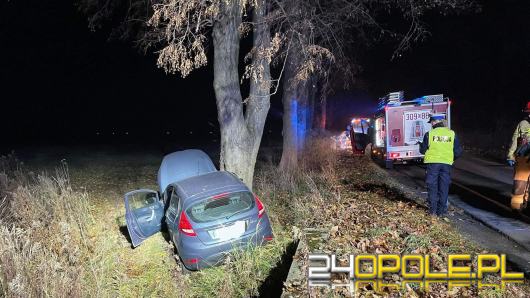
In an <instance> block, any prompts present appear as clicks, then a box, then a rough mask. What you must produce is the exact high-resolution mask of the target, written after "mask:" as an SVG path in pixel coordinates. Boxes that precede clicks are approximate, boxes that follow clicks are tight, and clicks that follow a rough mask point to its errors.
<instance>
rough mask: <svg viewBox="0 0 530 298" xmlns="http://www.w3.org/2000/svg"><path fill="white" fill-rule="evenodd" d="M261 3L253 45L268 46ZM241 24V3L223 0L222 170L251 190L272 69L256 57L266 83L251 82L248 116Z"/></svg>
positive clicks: (219, 72) (217, 29) (218, 55)
mask: <svg viewBox="0 0 530 298" xmlns="http://www.w3.org/2000/svg"><path fill="white" fill-rule="evenodd" d="M258 2H259V3H260V6H258V7H256V8H255V9H254V19H255V21H254V22H255V23H256V26H255V28H254V45H255V46H256V45H257V46H266V45H268V43H270V31H269V27H268V26H267V24H266V23H265V22H264V21H263V20H262V19H263V18H264V16H265V13H266V8H265V6H264V0H260V1H258ZM261 5H262V6H261ZM260 18H261V19H260ZM256 20H257V21H256ZM240 24H241V9H240V3H239V1H229V2H224V1H223V2H222V4H221V12H220V15H219V18H218V19H217V21H216V22H215V24H214V26H213V33H212V35H213V44H214V91H215V97H216V103H217V116H218V120H219V127H220V130H221V156H220V168H221V170H225V171H229V172H233V173H234V174H236V175H237V176H238V177H239V178H241V179H242V180H243V181H244V182H245V184H246V185H247V186H248V187H249V188H251V189H252V182H253V176H254V166H255V164H256V157H257V153H258V150H259V145H260V142H261V137H262V134H263V126H264V124H265V119H266V117H267V113H268V111H269V106H270V96H269V91H270V88H267V86H270V69H269V63H268V61H267V60H266V59H256V58H258V57H254V59H253V64H255V65H256V64H259V65H261V66H263V67H264V70H263V72H264V73H263V74H262V78H263V81H259V82H254V81H253V80H251V88H250V90H251V94H250V97H249V100H248V103H247V104H248V106H247V107H246V113H245V111H244V104H243V101H242V96H241V89H240V85H239V71H238V63H239V42H240V36H239V31H238V28H239V25H240Z"/></svg>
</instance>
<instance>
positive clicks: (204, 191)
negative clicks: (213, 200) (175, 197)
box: [172, 171, 249, 202]
mask: <svg viewBox="0 0 530 298" xmlns="http://www.w3.org/2000/svg"><path fill="white" fill-rule="evenodd" d="M172 184H173V185H175V187H176V189H177V192H178V194H179V197H180V198H181V199H182V200H184V201H186V202H191V201H195V200H197V199H201V198H205V197H209V196H213V195H216V194H219V193H222V192H235V191H249V189H248V188H247V186H246V185H245V184H244V183H243V182H242V181H241V180H240V179H239V178H237V177H236V176H235V175H234V174H232V173H230V172H226V171H218V172H212V173H207V174H203V175H200V176H195V177H191V178H188V179H185V180H181V181H179V182H176V183H172Z"/></svg>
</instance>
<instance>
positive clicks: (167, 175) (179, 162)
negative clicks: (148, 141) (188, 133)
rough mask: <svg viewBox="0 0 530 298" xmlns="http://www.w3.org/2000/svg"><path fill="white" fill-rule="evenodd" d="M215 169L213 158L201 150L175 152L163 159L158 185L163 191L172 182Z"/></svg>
mask: <svg viewBox="0 0 530 298" xmlns="http://www.w3.org/2000/svg"><path fill="white" fill-rule="evenodd" d="M215 171H217V169H216V168H215V165H214V164H213V162H212V160H211V159H210V157H209V156H208V155H207V154H206V153H204V152H203V151H201V150H198V149H188V150H182V151H177V152H173V153H170V154H168V155H166V156H164V158H163V159H162V163H161V164H160V169H159V170H158V187H159V188H160V191H161V192H163V191H165V189H166V187H167V186H168V185H169V184H171V183H174V182H177V181H180V180H184V179H187V178H189V177H193V176H198V175H202V174H205V173H210V172H215Z"/></svg>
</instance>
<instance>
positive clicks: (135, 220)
mask: <svg viewBox="0 0 530 298" xmlns="http://www.w3.org/2000/svg"><path fill="white" fill-rule="evenodd" d="M124 203H125V219H126V221H127V229H128V231H129V236H130V237H131V241H132V244H133V246H134V247H136V246H138V245H140V243H142V241H143V240H145V239H147V238H148V237H149V236H151V235H153V234H155V233H156V232H158V231H160V229H161V224H162V218H163V215H164V207H163V205H162V203H161V202H160V201H159V200H158V193H157V192H156V191H152V190H148V189H140V190H136V191H131V192H128V193H126V194H125V198H124Z"/></svg>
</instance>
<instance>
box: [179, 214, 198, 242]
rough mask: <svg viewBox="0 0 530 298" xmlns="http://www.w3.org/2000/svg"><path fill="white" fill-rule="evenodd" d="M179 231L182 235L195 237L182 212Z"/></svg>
mask: <svg viewBox="0 0 530 298" xmlns="http://www.w3.org/2000/svg"><path fill="white" fill-rule="evenodd" d="M179 231H180V232H181V233H182V234H184V235H188V236H197V234H196V233H195V231H194V230H193V227H192V226H191V224H190V221H189V220H188V218H187V217H186V213H184V211H182V213H181V214H180V220H179Z"/></svg>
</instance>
